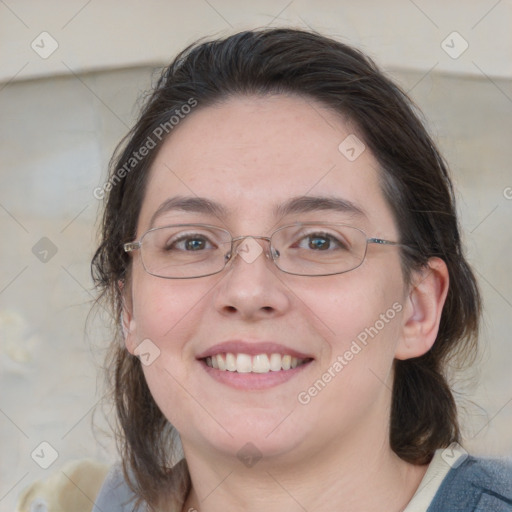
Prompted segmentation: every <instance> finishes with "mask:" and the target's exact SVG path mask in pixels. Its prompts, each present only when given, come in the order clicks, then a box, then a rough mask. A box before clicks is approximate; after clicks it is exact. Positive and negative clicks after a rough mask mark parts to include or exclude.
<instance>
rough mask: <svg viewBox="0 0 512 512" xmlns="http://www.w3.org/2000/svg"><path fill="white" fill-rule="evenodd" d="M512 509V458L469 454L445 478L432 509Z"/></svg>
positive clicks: (509, 511)
mask: <svg viewBox="0 0 512 512" xmlns="http://www.w3.org/2000/svg"><path fill="white" fill-rule="evenodd" d="M446 510H450V511H452V510H453V511H474V512H483V511H486V512H487V511H496V512H512V459H484V458H478V457H472V456H468V457H467V458H466V459H465V460H464V461H463V462H462V464H460V465H458V466H457V467H453V468H452V469H451V470H450V471H449V473H448V474H447V475H446V477H445V478H444V480H443V482H442V484H441V486H440V488H439V490H438V492H437V494H436V496H435V498H434V500H433V501H432V504H431V506H430V507H429V509H428V512H438V511H442V512H445V511H446Z"/></svg>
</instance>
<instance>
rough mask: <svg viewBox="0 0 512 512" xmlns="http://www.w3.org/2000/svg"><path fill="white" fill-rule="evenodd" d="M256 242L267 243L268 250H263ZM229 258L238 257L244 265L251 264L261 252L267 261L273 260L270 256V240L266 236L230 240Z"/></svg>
mask: <svg viewBox="0 0 512 512" xmlns="http://www.w3.org/2000/svg"><path fill="white" fill-rule="evenodd" d="M258 240H264V241H266V242H268V243H269V245H268V248H266V249H265V248H263V247H262V245H261V243H260V242H259V241H258ZM231 243H232V252H231V255H230V256H231V257H230V259H231V258H233V257H234V256H235V255H238V256H240V257H241V258H242V259H243V260H244V261H245V262H246V263H252V262H253V261H254V260H255V259H256V258H257V257H258V256H259V255H260V254H261V253H262V252H264V253H265V256H266V257H267V258H268V259H271V260H274V259H275V255H273V254H272V249H271V247H272V246H271V239H270V237H268V236H256V235H243V236H237V237H235V238H233V239H232V242H231Z"/></svg>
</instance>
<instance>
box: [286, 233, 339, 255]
mask: <svg viewBox="0 0 512 512" xmlns="http://www.w3.org/2000/svg"><path fill="white" fill-rule="evenodd" d="M294 245H296V246H297V247H299V248H300V249H311V250H313V251H328V250H335V249H348V244H347V243H345V242H344V241H343V240H341V239H340V238H339V237H336V236H334V235H333V234H331V233H310V234H307V235H305V236H302V237H301V238H299V239H298V240H297V242H296V244H294Z"/></svg>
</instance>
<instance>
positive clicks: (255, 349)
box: [196, 340, 313, 359]
mask: <svg viewBox="0 0 512 512" xmlns="http://www.w3.org/2000/svg"><path fill="white" fill-rule="evenodd" d="M228 352H230V353H232V354H248V355H250V356H256V355H258V354H281V355H290V356H292V357H297V358H298V359H313V356H311V355H310V354H306V353H304V352H299V351H298V350H295V349H293V348H290V347H287V346H286V345H282V344H280V343H274V342H272V341H244V340H228V341H223V342H221V343H217V344H216V345H213V346H211V347H209V348H207V349H206V350H205V351H204V352H201V353H200V354H198V355H197V356H196V357H197V359H204V358H206V357H211V356H214V355H217V354H226V353H228Z"/></svg>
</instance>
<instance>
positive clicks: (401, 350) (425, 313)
mask: <svg viewBox="0 0 512 512" xmlns="http://www.w3.org/2000/svg"><path fill="white" fill-rule="evenodd" d="M411 281H412V282H411V285H410V289H409V293H408V296H407V302H406V304H405V307H404V316H403V322H404V323H403V326H402V335H401V337H400V340H399V342H398V345H397V348H396V351H395V357H396V358H397V359H410V358H413V357H419V356H422V355H423V354H425V353H426V352H428V351H429V350H430V349H431V348H432V345H433V344H434V342H435V340H436V337H437V333H438V331H439V323H440V321H441V314H442V311H443V306H444V303H445V301H446V296H447V294H448V287H449V275H448V268H447V266H446V263H445V262H444V261H443V260H442V259H440V258H431V259H430V260H429V262H428V264H427V266H425V267H424V268H423V269H421V270H419V271H416V272H414V274H413V275H412V278H411Z"/></svg>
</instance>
